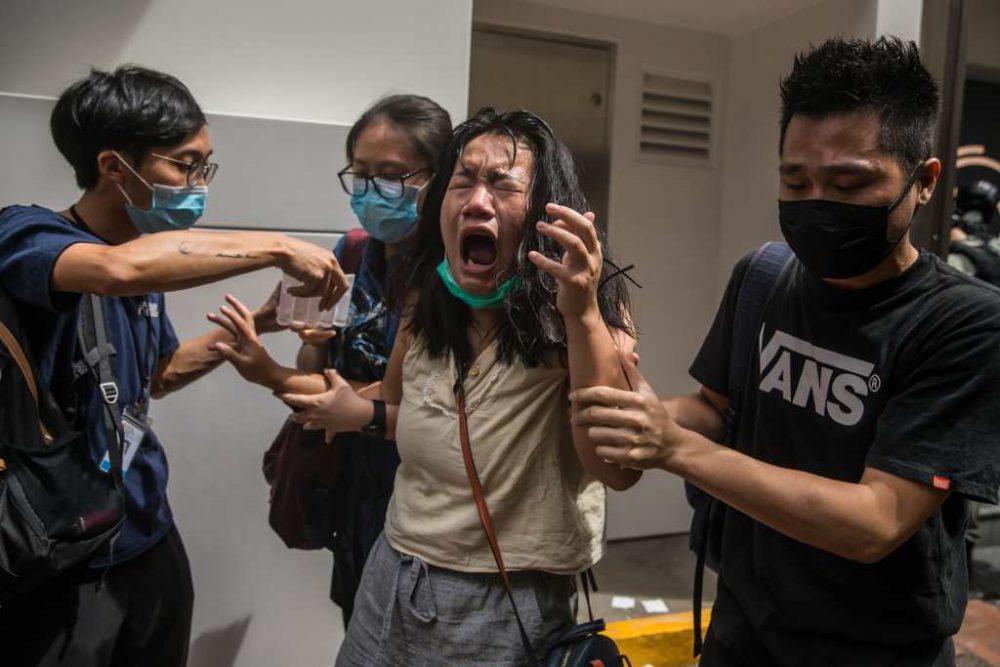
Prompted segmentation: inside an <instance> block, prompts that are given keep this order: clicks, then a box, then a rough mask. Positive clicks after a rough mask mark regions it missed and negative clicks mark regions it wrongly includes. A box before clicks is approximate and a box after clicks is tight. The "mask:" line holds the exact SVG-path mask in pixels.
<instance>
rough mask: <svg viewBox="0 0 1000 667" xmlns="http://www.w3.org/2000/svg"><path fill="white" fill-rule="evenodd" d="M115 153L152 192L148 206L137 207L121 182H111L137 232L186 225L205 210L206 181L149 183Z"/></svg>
mask: <svg viewBox="0 0 1000 667" xmlns="http://www.w3.org/2000/svg"><path fill="white" fill-rule="evenodd" d="M115 155H117V156H118V159H119V160H121V161H122V164H124V165H125V166H126V167H128V170H129V171H131V172H132V173H133V174H135V176H136V178H138V179H139V180H140V181H142V182H143V185H145V186H146V187H147V188H149V189H150V190H151V191H152V192H153V200H152V203H151V204H150V206H149V208H148V209H141V208H139V207H138V206H136V205H134V204H133V203H132V198H131V197H129V196H128V193H127V192H125V190H124V188H122V186H121V185H119V184H117V183H116V184H115V185H118V189H119V190H120V191H121V193H122V195H124V197H125V199H126V201H128V204H127V205H126V207H125V212H126V213H128V217H129V220H131V221H132V224H133V225H135V228H136V229H137V230H139V232H140V233H142V234H155V233H156V232H168V231H171V230H178V229H190V228H191V227H193V226H194V224H195V223H196V222H198V218H200V217H201V215H202V213H204V212H205V205H206V203H207V200H208V186H207V185H182V186H170V185H161V184H159V183H154V184H153V185H150V184H149V183H148V182H147V181H146V179H144V178H143V177H142V176H140V175H139V173H138V172H137V171H136V170H135V169H133V168H132V165H130V164H129V163H128V162H127V161H126V160H125V159H123V158H122V156H121V155H118V153H117V152H116V153H115Z"/></svg>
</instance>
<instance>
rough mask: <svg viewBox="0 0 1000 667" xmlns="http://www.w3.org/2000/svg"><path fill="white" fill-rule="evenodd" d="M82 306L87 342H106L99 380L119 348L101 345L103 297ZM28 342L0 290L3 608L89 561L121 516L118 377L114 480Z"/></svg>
mask: <svg viewBox="0 0 1000 667" xmlns="http://www.w3.org/2000/svg"><path fill="white" fill-rule="evenodd" d="M95 301H96V303H97V306H96V307H97V311H96V313H95V312H94V310H93V309H94V305H93V304H94V302H95ZM83 304H84V306H83V307H82V308H81V327H80V332H81V333H80V337H81V342H83V341H85V340H86V339H91V340H96V339H97V338H100V340H102V341H104V344H103V345H98V344H97V343H96V342H95V343H94V344H90V345H86V349H88V350H94V352H93V353H91V354H90V355H88V363H87V364H86V366H87V367H88V368H90V367H91V366H90V363H89V362H90V361H91V360H92V361H93V362H94V369H93V371H92V373H93V374H95V375H96V374H97V369H96V365H97V364H101V365H102V366H104V370H105V371H107V370H108V369H110V365H109V364H106V363H105V362H106V356H107V355H108V354H112V353H113V350H112V349H111V347H110V345H107V343H106V340H105V338H106V337H105V336H104V333H105V332H104V326H103V314H102V313H101V311H100V299H99V298H98V297H89V296H88V295H84V297H83ZM95 322H96V323H97V324H95ZM24 343H25V337H24V331H23V330H22V329H21V326H20V323H19V322H18V317H17V311H16V309H15V306H14V302H13V300H12V299H11V298H10V297H9V296H8V295H7V294H6V292H4V291H3V290H2V289H0V604H3V603H6V602H8V601H10V600H12V599H13V598H15V597H17V596H20V595H23V594H25V593H26V592H29V591H30V590H31V589H32V588H34V587H35V586H38V585H39V584H41V583H43V582H45V581H46V580H48V579H50V578H52V577H53V576H55V575H56V574H58V573H60V572H63V571H65V570H67V569H68V568H70V567H72V566H74V565H77V564H80V563H83V562H85V561H87V560H89V559H90V558H91V557H92V556H93V554H94V553H95V551H96V550H97V549H98V548H100V547H101V545H103V544H105V543H106V542H108V541H109V540H111V539H113V537H114V536H115V535H116V534H117V533H118V531H119V529H120V527H121V525H122V522H123V521H124V518H125V500H124V494H123V491H122V476H121V454H122V450H121V440H120V438H119V428H120V426H119V421H120V420H119V421H116V419H117V416H116V411H117V408H116V406H115V405H113V404H112V403H116V402H117V387H116V386H115V385H114V380H113V377H112V378H110V379H105V381H104V382H103V383H101V384H103V385H104V386H105V388H106V391H104V395H105V397H106V398H107V399H112V398H113V399H114V401H113V402H112V401H107V404H106V405H105V412H106V413H107V415H106V417H105V426H106V427H107V428H108V429H109V432H108V442H109V458H110V461H111V464H112V466H111V472H110V474H108V473H103V472H101V471H100V470H99V469H98V466H97V465H96V464H95V463H94V462H93V460H92V459H91V457H90V451H89V448H88V443H87V440H86V436H85V434H84V433H81V432H80V431H78V430H75V429H74V428H72V425H71V424H70V423H69V421H68V420H67V419H66V417H65V416H64V414H63V412H62V411H61V410H60V407H59V405H58V404H57V403H56V400H55V399H54V397H53V396H52V395H51V393H50V392H49V391H48V390H47V389H46V388H45V387H43V386H39V384H38V382H37V380H36V378H37V377H38V371H37V366H36V365H35V364H34V361H33V360H32V358H31V355H30V351H29V349H28V347H27V345H25V344H24ZM85 344H86V343H85ZM98 349H101V350H103V352H97V350H98ZM102 356H103V357H104V358H103V359H102V358H100V357H102ZM112 389H114V391H112Z"/></svg>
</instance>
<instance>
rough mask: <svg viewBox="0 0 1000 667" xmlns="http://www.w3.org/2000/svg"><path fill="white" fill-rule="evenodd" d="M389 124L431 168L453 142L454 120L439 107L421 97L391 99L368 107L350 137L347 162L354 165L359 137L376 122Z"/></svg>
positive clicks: (393, 96)
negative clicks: (398, 130)
mask: <svg viewBox="0 0 1000 667" xmlns="http://www.w3.org/2000/svg"><path fill="white" fill-rule="evenodd" d="M380 120H384V121H388V122H389V123H391V124H392V125H394V126H395V127H397V128H399V129H400V130H402V132H403V133H404V134H405V135H406V136H407V137H408V138H409V140H410V142H412V144H413V148H414V150H416V151H417V155H419V156H420V157H421V159H422V160H423V161H424V162H425V163H426V164H427V165H428V166H429V167H431V168H433V167H434V165H436V164H437V162H438V159H439V158H440V156H441V151H442V150H444V147H445V146H447V145H448V140H449V139H451V116H450V115H448V112H447V111H445V110H444V109H443V108H442V107H441V105H440V104H438V103H437V102H435V101H434V100H432V99H430V98H427V97H421V96H420V95H390V96H389V97H383V98H382V99H380V100H379V101H378V102H376V103H375V104H373V105H372V106H371V107H369V108H368V109H367V110H366V111H365V112H364V113H363V114H361V117H360V118H358V119H357V120H356V121H355V122H354V125H352V126H351V130H350V132H348V133H347V161H348V162H353V161H354V147H355V146H356V145H357V143H358V137H360V136H361V133H362V132H364V131H365V130H366V129H367V128H368V127H369V126H371V125H373V124H374V123H376V122H377V121H380Z"/></svg>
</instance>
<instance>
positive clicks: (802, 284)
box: [573, 38, 1000, 665]
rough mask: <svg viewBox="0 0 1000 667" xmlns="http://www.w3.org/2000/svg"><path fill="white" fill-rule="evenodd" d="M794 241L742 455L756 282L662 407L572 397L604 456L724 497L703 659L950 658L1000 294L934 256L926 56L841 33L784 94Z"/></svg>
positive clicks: (608, 397) (766, 333)
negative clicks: (927, 244) (916, 238)
mask: <svg viewBox="0 0 1000 667" xmlns="http://www.w3.org/2000/svg"><path fill="white" fill-rule="evenodd" d="M781 96H782V103H783V104H782V116H781V152H780V158H781V163H780V168H779V174H780V181H781V185H780V199H779V202H778V218H779V222H780V225H781V230H782V232H783V234H784V236H785V238H786V240H787V241H788V244H789V246H791V249H792V251H793V252H794V254H795V258H794V259H793V260H792V262H791V264H790V265H789V267H788V268H787V270H786V271H785V272H784V273H783V274H782V275H781V276H780V277H779V278H777V282H776V284H775V286H774V290H773V291H772V292H771V296H770V299H769V301H768V303H767V305H766V306H765V307H764V310H763V313H762V317H761V325H760V328H759V329H758V330H756V331H755V332H754V333H755V335H756V337H755V343H756V345H755V349H754V353H753V354H752V358H751V361H750V364H749V369H748V375H747V379H746V381H745V383H744V384H743V388H742V391H740V392H739V395H740V396H741V397H742V401H741V405H740V408H739V415H738V417H737V420H736V423H735V424H734V425H733V431H732V433H733V437H732V442H731V445H732V446H731V448H730V447H726V446H722V445H719V444H716V443H717V442H719V441H721V440H722V439H723V438H724V434H725V431H726V428H725V424H724V419H723V415H724V414H725V412H726V409H727V407H728V406H729V396H728V395H729V393H730V390H729V369H730V363H731V361H732V354H731V353H732V346H733V324H734V317H735V312H736V309H737V299H738V295H739V290H740V285H741V281H742V279H743V276H744V274H745V273H746V271H747V268H748V265H749V262H750V259H749V256H748V257H747V258H745V259H744V260H743V261H741V262H740V263H739V264H738V265H737V266H736V268H735V270H734V272H733V276H732V278H731V280H730V282H729V286H728V288H727V290H726V295H725V297H724V299H723V302H722V305H721V307H720V309H719V312H718V315H717V316H716V319H715V322H714V324H713V326H712V329H711V331H710V332H709V334H708V337H707V338H706V340H705V343H704V345H703V346H702V349H701V351H700V353H699V354H698V356H697V358H696V360H695V362H694V364H693V366H692V367H691V374H692V376H693V377H694V378H695V379H696V380H698V381H699V382H700V383H701V385H702V387H701V389H700V390H699V392H698V393H697V394H695V395H693V396H683V397H677V398H672V399H669V400H665V401H661V400H660V399H657V397H656V396H655V394H654V393H653V391H652V389H651V388H650V387H649V385H648V384H647V383H646V382H645V380H643V378H642V376H641V375H640V374H639V373H638V371H637V370H636V369H635V366H634V363H633V361H634V360H632V359H623V360H624V362H625V364H626V366H627V369H628V372H629V374H630V376H631V378H630V379H631V381H632V386H633V387H634V389H635V391H634V392H621V391H617V390H613V389H611V388H608V387H595V388H590V389H585V390H582V391H578V392H576V393H575V394H574V395H573V400H574V407H575V409H576V414H575V417H574V420H575V422H576V424H578V425H579V426H582V427H586V428H588V429H589V434H590V437H591V438H592V439H593V440H594V441H595V442H598V443H599V445H598V448H597V453H598V454H599V455H600V456H602V457H603V458H605V459H607V460H610V461H617V462H619V463H622V464H624V465H628V466H633V467H639V468H662V469H664V470H667V471H668V472H672V473H674V474H677V475H680V476H681V477H683V478H684V479H686V480H688V481H689V482H691V483H693V484H695V485H697V486H698V487H700V488H702V489H704V490H705V491H707V492H708V493H710V494H712V495H713V496H715V497H717V498H718V499H719V500H721V501H723V502H725V503H726V504H727V505H728V506H729V509H727V510H726V512H725V522H724V528H723V535H722V552H721V564H720V571H719V585H718V592H717V596H716V603H715V608H714V610H713V613H712V622H711V627H710V628H709V632H708V636H707V639H706V644H705V650H704V655H703V661H702V664H703V665H731V664H732V665H736V664H746V665H769V664H782V665H806V664H809V665H813V664H830V665H848V664H849V665H884V664H907V665H911V664H912V665H946V664H952V663H953V662H954V648H953V645H952V642H951V635H953V634H954V633H955V632H957V630H958V629H959V626H960V625H961V621H962V616H963V614H964V610H965V604H966V598H967V593H968V573H967V571H966V563H965V559H964V549H965V545H964V542H963V533H964V530H965V522H966V511H965V506H966V503H967V501H968V500H969V499H973V500H979V501H983V502H989V503H996V502H997V488H998V485H1000V447H998V446H997V442H996V437H995V435H994V433H995V432H996V431H997V426H998V423H1000V391H998V390H997V389H998V387H1000V291H998V290H996V289H995V288H993V287H991V286H989V285H987V284H985V283H982V282H979V281H977V280H975V279H972V278H969V277H967V276H965V275H963V274H961V273H960V272H959V271H957V270H955V269H952V268H951V267H949V266H948V265H947V264H945V263H944V262H942V261H941V260H939V259H938V258H937V257H935V256H933V255H930V254H927V253H922V252H919V251H918V250H916V249H915V248H914V247H913V245H912V244H911V242H910V238H909V228H910V225H911V223H912V220H913V216H914V213H915V211H916V209H917V208H918V207H919V206H921V205H923V204H925V203H927V201H928V200H929V199H930V197H931V193H932V191H933V188H934V186H935V183H936V181H937V178H938V175H939V173H940V169H941V165H940V162H939V161H938V160H937V159H935V158H932V157H931V146H932V138H933V133H934V126H935V123H936V119H937V108H938V92H937V88H936V85H935V84H934V81H933V79H932V78H931V76H930V75H929V74H928V72H927V70H926V69H925V68H924V67H923V66H922V65H921V63H920V60H919V55H918V52H917V49H916V46H915V45H914V44H912V43H910V44H905V43H903V42H901V41H899V40H896V39H885V38H883V39H879V40H878V41H876V42H869V41H860V40H841V39H833V40H829V41H827V42H826V43H824V44H823V45H821V46H820V47H818V48H816V49H814V50H812V51H810V52H808V53H805V54H802V55H800V56H799V57H797V58H796V60H795V63H794V66H793V69H792V72H791V74H790V75H789V76H788V77H787V78H786V79H785V80H784V81H783V82H782V85H781Z"/></svg>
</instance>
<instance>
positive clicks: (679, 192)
mask: <svg viewBox="0 0 1000 667" xmlns="http://www.w3.org/2000/svg"><path fill="white" fill-rule="evenodd" d="M473 17H474V20H475V21H477V22H483V23H489V24H491V25H505V26H513V27H517V28H523V29H530V30H535V31H542V32H549V33H553V34H560V35H568V36H575V37H582V38H588V39H594V40H598V41H603V42H611V43H613V44H614V45H615V69H614V84H613V86H614V91H613V103H612V104H613V106H612V111H611V113H612V121H611V122H612V127H611V144H612V153H611V194H610V215H609V221H608V225H609V235H610V243H611V246H612V247H613V249H614V251H615V254H616V255H617V257H618V258H619V259H620V260H623V261H625V262H629V263H631V262H635V263H636V265H637V267H638V268H637V270H636V277H637V278H638V279H639V281H640V282H642V284H643V286H644V289H642V290H637V291H636V292H635V297H636V299H635V305H636V312H637V319H638V323H639V327H640V331H641V333H642V334H643V335H642V337H641V340H640V343H639V348H640V351H641V353H642V367H643V371H644V372H645V373H646V374H647V375H648V377H649V379H650V381H651V382H652V384H653V385H654V386H655V387H656V389H657V390H658V391H659V392H661V393H663V394H668V393H677V392H686V391H689V390H690V389H691V388H692V382H691V380H690V379H689V378H688V375H687V366H688V364H689V363H690V361H691V359H692V358H693V356H694V354H695V352H696V351H697V348H698V346H699V345H700V344H701V341H702V337H703V335H704V332H705V330H706V328H707V326H708V324H709V321H710V319H711V316H712V312H713V310H714V300H715V279H716V272H715V266H716V249H717V248H718V244H719V233H718V225H719V199H720V197H719V195H720V192H721V177H722V169H721V168H720V166H719V164H720V163H719V162H717V164H716V165H715V166H714V167H712V168H703V167H697V168H692V167H679V166H669V165H663V164H652V163H648V162H642V161H640V160H639V158H638V155H637V149H638V123H639V118H640V114H639V104H640V86H641V74H642V68H643V67H644V66H649V67H654V68H656V69H657V70H661V71H664V72H666V73H671V74H673V75H675V76H680V77H683V76H697V77H706V78H707V79H708V80H710V81H712V82H713V83H714V85H715V87H716V91H717V92H716V99H717V107H718V108H721V107H722V105H723V104H724V103H725V97H724V95H723V94H722V93H723V91H724V90H725V80H726V70H727V67H728V56H729V47H728V40H727V39H726V38H724V37H721V36H718V35H711V34H708V33H701V32H696V31H692V30H680V29H673V28H668V27H663V26H656V25H651V24H645V23H640V22H638V21H631V20H622V19H612V18H608V17H604V16H596V15H592V14H585V13H581V12H574V11H567V10H562V9H552V8H548V7H540V6H536V5H529V4H525V3H522V2H517V1H512V2H508V1H505V0H476V2H475V4H474V12H473ZM721 120H722V117H721V114H720V115H718V116H717V121H721ZM716 129H721V122H718V123H717V125H716ZM718 139H720V140H721V139H722V137H718ZM609 508H610V518H609V526H608V534H609V536H610V537H612V538H615V537H624V536H628V535H636V534H651V533H666V532H679V531H686V530H687V529H688V525H689V519H688V516H689V515H688V509H687V505H686V503H685V501H684V497H683V490H682V488H681V485H680V483H679V482H678V481H677V480H676V479H672V478H669V477H668V476H667V475H663V474H647V475H646V476H645V478H644V480H643V481H642V482H641V483H640V484H639V486H638V487H637V488H635V489H633V490H631V491H629V492H628V493H626V494H623V495H619V494H613V496H612V499H611V501H610V503H609Z"/></svg>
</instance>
